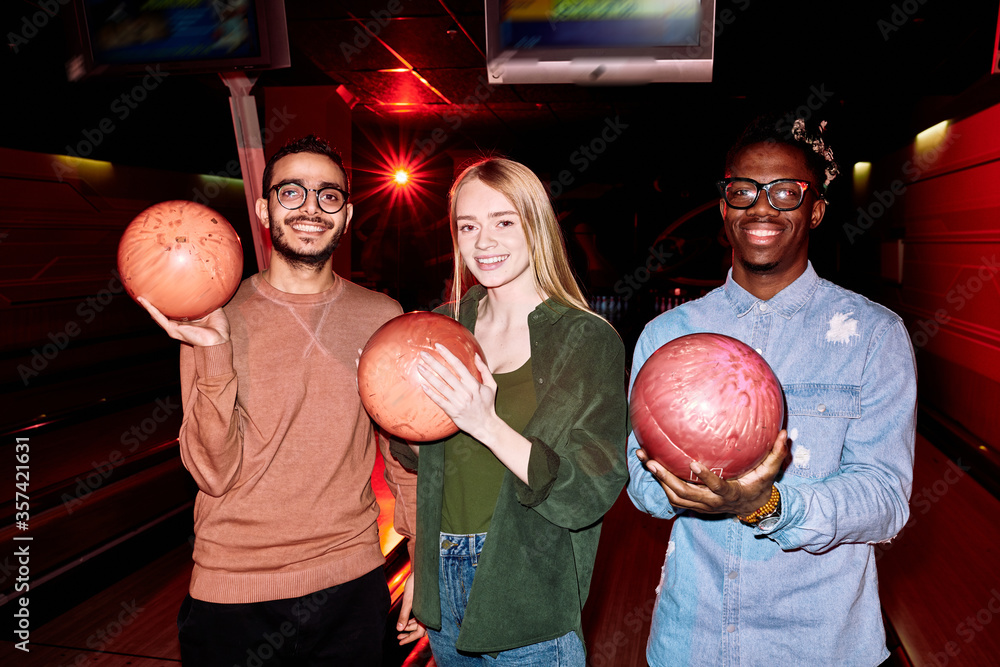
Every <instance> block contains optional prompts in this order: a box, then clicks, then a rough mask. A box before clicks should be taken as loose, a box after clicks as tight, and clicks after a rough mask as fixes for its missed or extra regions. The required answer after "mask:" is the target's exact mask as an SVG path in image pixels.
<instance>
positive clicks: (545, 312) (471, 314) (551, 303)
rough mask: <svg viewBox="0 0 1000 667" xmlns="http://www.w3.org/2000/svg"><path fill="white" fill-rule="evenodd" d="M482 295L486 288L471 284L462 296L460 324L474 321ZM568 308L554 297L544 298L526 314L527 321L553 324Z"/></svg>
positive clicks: (484, 293)
mask: <svg viewBox="0 0 1000 667" xmlns="http://www.w3.org/2000/svg"><path fill="white" fill-rule="evenodd" d="M484 296H486V288H485V287H483V286H482V285H473V286H472V287H470V288H469V289H468V291H466V293H465V296H463V297H462V303H461V306H460V314H459V320H460V321H461V322H462V324H466V325H469V324H474V323H475V321H476V314H477V312H478V308H479V302H480V301H481V300H482V298H483V297H484ZM569 309H570V307H569V306H567V305H564V304H561V303H559V302H558V301H556V300H555V299H546V300H545V301H543V302H541V303H540V304H538V305H537V306H535V310H533V311H532V312H531V315H529V316H528V321H530V322H537V321H543V322H548V323H549V324H555V323H556V322H557V321H558V320H559V318H560V317H562V316H563V315H565V314H566V312H567V311H568V310H569Z"/></svg>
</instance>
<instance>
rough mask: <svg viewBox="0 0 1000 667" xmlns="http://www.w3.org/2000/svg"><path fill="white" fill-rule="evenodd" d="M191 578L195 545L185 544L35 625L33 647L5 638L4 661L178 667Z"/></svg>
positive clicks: (0, 659)
mask: <svg viewBox="0 0 1000 667" xmlns="http://www.w3.org/2000/svg"><path fill="white" fill-rule="evenodd" d="M190 578H191V548H190V546H188V545H186V544H184V545H181V546H179V547H177V548H175V549H173V550H171V551H169V552H168V553H166V554H164V555H162V556H160V557H159V558H157V559H156V560H154V561H153V562H152V563H150V564H149V565H147V566H146V567H144V568H142V569H140V570H138V571H136V572H134V573H133V574H131V575H129V576H127V577H125V578H124V579H122V580H121V581H119V582H117V583H116V584H113V585H111V586H109V587H108V588H106V589H104V590H103V591H101V592H100V593H98V594H97V595H95V596H93V597H92V598H90V599H88V600H86V601H85V602H83V603H81V604H79V605H77V606H76V607H74V608H73V609H71V610H69V611H68V612H66V613H64V614H62V615H61V616H59V617H58V618H55V619H53V620H52V621H50V622H49V623H46V624H45V625H43V626H41V627H39V628H35V629H33V630H32V632H31V643H30V644H29V645H28V648H29V649H30V652H28V653H24V652H22V651H20V650H17V649H15V648H14V646H13V644H12V643H10V642H4V643H3V644H0V664H4V665H17V666H18V667H21V666H23V667H71V666H72V667H82V666H83V665H101V664H103V665H133V666H135V667H153V666H154V665H156V666H160V665H163V666H166V665H170V667H177V666H178V665H180V657H181V653H180V647H179V646H178V644H177V624H176V618H177V610H178V609H179V608H180V604H181V601H182V600H183V599H184V595H185V594H186V593H187V588H188V582H189V580H190ZM54 585H57V586H58V582H56V583H55V584H54Z"/></svg>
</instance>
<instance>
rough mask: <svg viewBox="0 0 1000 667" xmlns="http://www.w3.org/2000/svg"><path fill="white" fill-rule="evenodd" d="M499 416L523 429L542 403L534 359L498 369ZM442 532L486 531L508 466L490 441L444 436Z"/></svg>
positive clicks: (463, 436) (461, 434) (512, 426)
mask: <svg viewBox="0 0 1000 667" xmlns="http://www.w3.org/2000/svg"><path fill="white" fill-rule="evenodd" d="M493 379H494V380H495V381H496V383H497V397H496V411H497V416H498V417H500V419H502V420H504V422H506V423H507V425H508V426H510V427H511V428H512V429H514V430H515V431H517V432H518V433H520V432H521V431H523V430H524V427H525V426H527V425H528V422H529V421H531V416H532V415H533V414H535V408H536V407H538V403H537V401H536V400H535V385H534V383H533V382H532V374H531V359H530V358H529V359H528V361H526V362H524V365H523V366H521V367H520V368H518V369H517V370H514V371H511V372H509V373H494V374H493ZM441 445H442V446H443V447H444V491H443V506H442V509H441V531H442V532H444V533H454V534H456V535H471V534H473V533H485V532H487V531H488V530H489V527H490V519H492V518H493V508H494V507H495V506H496V503H497V497H498V496H499V495H500V485H501V483H502V482H503V476H504V473H505V472H506V471H507V467H506V466H505V465H504V464H502V463H500V461H499V460H498V459H497V457H496V456H494V455H493V452H491V451H490V450H489V449H488V448H487V447H486V446H485V445H483V444H482V443H480V442H479V441H478V440H476V439H475V438H473V437H472V436H470V435H468V434H466V433H465V432H464V431H459V432H458V433H456V434H455V435H453V436H452V437H450V438H448V439H447V440H445V441H444V442H443V443H441Z"/></svg>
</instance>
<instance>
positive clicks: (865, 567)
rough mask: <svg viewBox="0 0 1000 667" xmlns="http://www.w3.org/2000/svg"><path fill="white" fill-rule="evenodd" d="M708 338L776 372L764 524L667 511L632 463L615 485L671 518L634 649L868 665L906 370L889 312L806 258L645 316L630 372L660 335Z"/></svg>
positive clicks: (909, 453)
mask: <svg viewBox="0 0 1000 667" xmlns="http://www.w3.org/2000/svg"><path fill="white" fill-rule="evenodd" d="M696 332H715V333H721V334H725V335H727V336H732V337H733V338H737V339H739V340H741V341H743V342H744V343H747V344H748V345H750V346H751V347H753V348H754V349H756V350H757V351H758V352H759V353H760V354H762V355H763V357H764V358H765V359H766V360H767V362H768V363H769V364H770V365H771V368H772V369H773V370H774V372H775V374H776V375H777V376H778V379H779V380H780V381H781V385H782V389H783V391H784V394H785V402H786V407H787V412H788V423H787V428H788V434H789V446H790V447H791V452H792V458H791V462H790V463H789V464H788V465H787V467H786V468H785V470H784V471H783V472H782V473H781V474H780V475H779V477H778V480H777V482H776V484H777V487H778V490H779V491H780V492H781V502H782V509H781V518H780V521H779V523H778V524H777V526H775V527H774V528H773V529H771V530H769V531H766V532H765V531H761V530H760V529H755V528H750V527H747V526H745V525H743V524H741V523H740V522H739V521H738V520H737V519H736V518H735V517H734V516H732V515H713V514H700V513H698V512H694V511H691V512H684V511H683V510H681V511H678V510H675V509H674V508H673V507H672V506H671V505H670V503H669V501H668V500H667V497H666V494H665V493H664V491H663V489H662V488H661V487H660V485H659V483H657V481H656V480H655V479H654V478H653V476H652V475H651V474H650V473H649V472H648V471H647V470H646V469H645V468H644V467H643V466H642V463H640V462H639V460H638V458H636V455H635V451H636V450H637V449H638V448H639V445H638V443H637V441H636V439H635V434H634V433H633V434H631V435H630V436H629V453H628V465H629V474H630V481H629V485H628V494H629V497H630V498H631V499H632V502H633V503H635V506H636V507H638V508H639V509H640V510H642V511H644V512H648V513H650V514H652V515H653V516H656V517H661V518H665V519H666V518H671V517H674V516H675V515H679V516H678V518H677V520H676V521H675V522H674V525H673V528H672V532H671V537H670V542H669V545H668V548H667V555H666V561H665V563H664V566H663V575H662V578H661V581H660V586H659V588H658V595H657V601H656V608H655V612H654V614H653V621H652V628H651V631H650V638H649V644H648V645H647V648H646V657H647V659H648V660H649V663H650V665H652V666H653V667H660V666H662V665H726V666H728V667H735V666H737V665H743V666H748V665H810V666H815V665H859V666H860V665H863V666H865V667H869V666H871V665H877V664H878V663H879V662H881V661H882V660H884V659H885V658H886V657H888V655H889V653H888V651H887V650H886V647H885V632H884V629H883V627H882V616H881V609H880V605H879V598H878V578H877V575H876V572H875V555H874V549H873V547H872V545H873V544H874V543H877V542H883V541H886V540H889V539H891V538H892V537H893V536H895V535H896V533H898V532H899V531H900V529H902V527H903V526H904V525H905V523H906V521H907V518H908V516H909V505H908V501H909V497H910V489H911V486H912V481H913V445H914V437H915V423H916V422H915V410H916V370H915V363H914V358H913V349H912V347H911V345H910V339H909V336H908V334H907V332H906V330H905V328H904V326H903V323H902V321H901V320H900V318H899V317H898V316H897V315H895V314H894V313H893V312H891V311H890V310H887V309H886V308H884V307H882V306H880V305H878V304H875V303H873V302H871V301H869V300H868V299H866V298H864V297H862V296H860V295H858V294H855V293H853V292H850V291H848V290H845V289H843V288H841V287H838V286H837V285H834V284H833V283H831V282H829V281H826V280H822V279H821V278H819V277H818V276H817V275H816V272H815V270H813V267H812V264H811V263H810V264H809V266H808V268H807V269H806V271H805V272H804V273H803V274H802V275H801V276H799V278H798V279H797V280H795V282H793V283H792V284H791V285H789V286H788V287H786V288H785V289H784V290H782V291H781V292H779V293H778V294H776V295H775V296H774V297H773V298H771V299H770V300H768V301H761V300H760V299H757V298H756V297H754V296H753V295H752V294H750V293H749V292H747V291H746V290H744V289H743V288H742V287H740V286H739V285H737V284H736V283H735V282H734V281H733V278H732V271H730V274H729V277H728V279H727V280H726V283H725V285H723V286H722V287H720V288H718V289H716V290H713V291H712V292H711V293H709V294H708V295H706V296H705V297H703V298H701V299H698V300H697V301H692V302H689V303H686V304H684V305H682V306H680V307H678V308H675V309H673V310H671V311H668V312H666V313H664V314H663V315H661V316H659V317H657V318H656V319H654V320H653V321H652V322H650V323H649V324H648V325H647V326H646V328H645V330H644V331H643V333H642V335H641V336H640V338H639V341H638V343H637V345H636V350H635V355H634V362H633V369H632V377H633V378H635V376H636V374H637V373H638V370H639V369H640V368H641V367H642V365H643V363H645V361H646V359H647V358H649V356H650V355H651V354H652V353H653V352H654V351H656V350H657V349H658V348H659V347H660V346H662V345H663V344H664V343H666V342H668V341H670V340H672V339H674V338H677V337H678V336H682V335H685V334H689V333H696Z"/></svg>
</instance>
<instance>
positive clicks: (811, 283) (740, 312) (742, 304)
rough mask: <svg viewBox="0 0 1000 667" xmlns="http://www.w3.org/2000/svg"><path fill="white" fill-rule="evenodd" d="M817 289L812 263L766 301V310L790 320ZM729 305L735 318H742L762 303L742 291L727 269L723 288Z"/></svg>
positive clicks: (817, 284) (816, 279) (760, 300)
mask: <svg viewBox="0 0 1000 667" xmlns="http://www.w3.org/2000/svg"><path fill="white" fill-rule="evenodd" d="M817 287H819V276H818V275H817V274H816V270H815V269H814V268H813V265H812V262H808V263H807V264H806V270H805V271H803V272H802V275H801V276H799V277H798V278H796V279H795V280H794V281H793V282H792V284H791V285H789V286H788V287H786V288H785V289H783V290H781V291H780V292H778V293H777V294H775V295H774V296H772V297H771V298H770V299H768V300H767V301H766V303H767V306H768V309H769V310H773V311H774V312H776V313H778V314H779V315H781V316H782V317H784V318H785V319H786V320H788V319H791V317H792V315H794V314H795V313H797V312H798V311H799V309H800V308H802V306H804V305H805V304H806V302H807V301H808V300H809V298H810V297H811V296H812V295H813V292H815V291H816V288H817ZM723 289H724V290H725V292H726V298H727V299H729V305H730V306H732V308H733V311H734V312H735V313H736V317H743V316H744V315H746V314H747V313H749V312H750V311H751V310H752V309H753V307H754V306H756V305H757V304H758V303H760V302H762V301H763V299H758V298H757V297H755V296H754V295H753V294H751V293H750V292H748V291H746V290H745V289H743V288H742V287H741V286H740V285H739V284H738V283H737V282H736V281H735V280H733V270H732V269H729V274H728V275H727V276H726V284H725V285H724V286H723Z"/></svg>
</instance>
